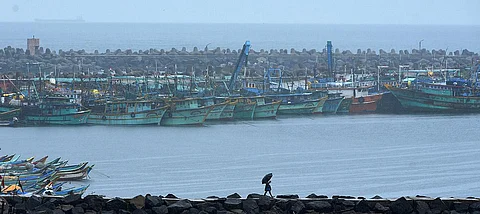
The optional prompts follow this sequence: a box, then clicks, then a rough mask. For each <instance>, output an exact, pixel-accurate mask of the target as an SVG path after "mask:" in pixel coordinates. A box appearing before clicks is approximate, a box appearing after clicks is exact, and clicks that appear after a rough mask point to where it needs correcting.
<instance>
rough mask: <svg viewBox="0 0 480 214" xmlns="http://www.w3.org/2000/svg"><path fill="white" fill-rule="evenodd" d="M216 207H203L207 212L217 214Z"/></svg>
mask: <svg viewBox="0 0 480 214" xmlns="http://www.w3.org/2000/svg"><path fill="white" fill-rule="evenodd" d="M217 211H218V210H217V208H215V207H207V208H205V212H207V213H209V214H217Z"/></svg>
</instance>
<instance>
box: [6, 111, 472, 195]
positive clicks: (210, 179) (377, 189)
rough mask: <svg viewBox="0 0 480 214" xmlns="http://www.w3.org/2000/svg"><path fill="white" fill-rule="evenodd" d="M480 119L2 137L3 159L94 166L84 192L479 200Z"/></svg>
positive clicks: (20, 131) (334, 120)
mask: <svg viewBox="0 0 480 214" xmlns="http://www.w3.org/2000/svg"><path fill="white" fill-rule="evenodd" d="M479 128H480V120H479V115H475V114H473V115H470V114H467V115H422V114H415V115H382V114H380V115H378V114H372V115H343V116H341V115H330V116H325V115H316V116H296V117H279V118H278V119H276V120H260V121H231V122H225V123H207V124H206V125H204V126H187V127H161V126H52V127H18V128H2V129H0V136H2V139H1V143H0V147H1V150H0V155H3V154H13V153H17V154H21V155H22V158H28V157H31V156H36V157H37V158H40V157H42V156H44V155H49V157H50V158H49V159H53V158H56V157H62V159H66V160H69V163H70V164H76V163H79V162H83V161H88V162H89V163H90V164H95V167H94V168H93V170H92V171H91V173H90V179H88V180H85V181H82V182H75V183H73V184H75V185H86V184H90V185H91V186H90V188H89V189H88V191H87V193H88V194H89V193H94V194H101V195H106V196H110V197H114V196H121V197H132V196H135V195H139V194H142V195H145V194H147V193H150V194H153V195H166V194H168V193H172V194H175V195H176V196H178V197H182V198H205V197H207V196H211V195H215V196H220V197H225V196H227V195H229V194H232V193H235V192H236V193H239V194H240V195H242V196H244V197H246V196H247V195H248V194H250V193H263V186H262V184H261V179H262V177H263V176H264V175H265V174H267V173H270V172H272V173H273V178H272V188H273V189H272V193H273V194H274V195H277V194H298V195H299V196H300V197H305V196H307V195H308V194H310V193H316V194H323V195H327V196H332V195H352V196H364V197H373V196H375V195H380V196H382V197H400V196H415V195H427V196H431V197H467V196H478V193H479V192H480V179H479V177H480V168H479V167H478V166H479V165H480V159H479V158H478V157H479V156H480V139H479V137H478V130H479Z"/></svg>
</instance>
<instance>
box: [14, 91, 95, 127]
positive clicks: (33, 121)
mask: <svg viewBox="0 0 480 214" xmlns="http://www.w3.org/2000/svg"><path fill="white" fill-rule="evenodd" d="M89 114H90V110H89V109H86V108H84V107H82V106H81V105H79V104H77V103H71V102H69V99H68V98H66V97H60V96H47V97H45V98H43V99H42V100H41V102H40V103H39V104H37V105H30V106H22V114H21V118H23V119H24V122H25V123H26V124H28V125H80V124H86V123H87V119H88V115H89Z"/></svg>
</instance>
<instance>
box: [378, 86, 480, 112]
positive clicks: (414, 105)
mask: <svg viewBox="0 0 480 214" xmlns="http://www.w3.org/2000/svg"><path fill="white" fill-rule="evenodd" d="M385 87H386V88H387V89H388V90H389V91H391V92H392V94H393V95H394V96H395V97H396V98H397V99H398V101H400V103H401V104H402V107H403V108H405V110H406V111H410V112H437V113H468V112H471V113H479V112H480V94H479V93H478V92H477V91H476V90H475V89H474V88H472V87H468V86H463V85H443V84H430V83H419V84H416V85H412V86H410V87H393V86H391V85H385Z"/></svg>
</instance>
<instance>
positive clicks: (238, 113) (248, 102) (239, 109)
mask: <svg viewBox="0 0 480 214" xmlns="http://www.w3.org/2000/svg"><path fill="white" fill-rule="evenodd" d="M230 100H232V101H233V102H237V104H236V105H235V109H234V110H233V119H239V120H253V116H254V115H255V107H256V106H257V103H256V102H255V101H254V100H252V99H250V98H248V97H234V98H230Z"/></svg>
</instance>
